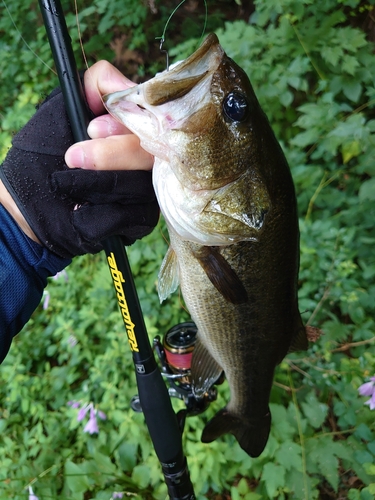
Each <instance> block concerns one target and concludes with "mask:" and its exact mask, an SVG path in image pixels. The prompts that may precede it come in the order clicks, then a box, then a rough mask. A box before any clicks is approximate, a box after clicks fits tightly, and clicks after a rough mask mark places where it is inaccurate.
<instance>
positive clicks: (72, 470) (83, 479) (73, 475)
mask: <svg viewBox="0 0 375 500" xmlns="http://www.w3.org/2000/svg"><path fill="white" fill-rule="evenodd" d="M64 469H65V470H64V472H65V474H64V476H65V481H66V484H67V485H68V487H69V488H70V489H71V490H72V492H73V493H80V492H85V491H87V489H88V487H89V481H88V478H87V476H86V474H85V472H84V471H83V469H82V467H81V466H79V465H77V464H75V463H74V462H71V461H70V460H67V461H66V462H65V468H64Z"/></svg>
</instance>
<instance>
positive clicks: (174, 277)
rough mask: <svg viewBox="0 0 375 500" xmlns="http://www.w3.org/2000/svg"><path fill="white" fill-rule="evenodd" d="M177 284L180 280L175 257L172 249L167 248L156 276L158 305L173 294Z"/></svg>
mask: <svg viewBox="0 0 375 500" xmlns="http://www.w3.org/2000/svg"><path fill="white" fill-rule="evenodd" d="M179 284H180V278H179V271H178V262H177V255H176V252H175V251H174V250H173V248H172V247H169V248H168V251H167V253H166V254H165V257H164V259H163V262H162V263H161V266H160V271H159V276H158V294H159V300H160V303H162V302H163V300H165V299H166V298H167V297H169V295H171V294H172V293H173V292H175V291H176V290H177V287H178V285H179Z"/></svg>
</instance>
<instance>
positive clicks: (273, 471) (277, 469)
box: [262, 462, 285, 498]
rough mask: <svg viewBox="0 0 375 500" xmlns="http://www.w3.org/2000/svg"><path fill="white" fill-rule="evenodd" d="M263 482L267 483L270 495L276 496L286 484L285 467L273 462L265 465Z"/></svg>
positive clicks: (271, 496)
mask: <svg viewBox="0 0 375 500" xmlns="http://www.w3.org/2000/svg"><path fill="white" fill-rule="evenodd" d="M262 482H264V483H265V486H266V489H267V493H268V496H269V497H270V498H274V497H275V496H276V495H277V494H278V491H279V488H282V487H283V486H284V484H285V468H284V467H282V466H281V465H275V464H273V463H272V462H269V463H267V464H266V465H265V466H264V467H263V472H262Z"/></svg>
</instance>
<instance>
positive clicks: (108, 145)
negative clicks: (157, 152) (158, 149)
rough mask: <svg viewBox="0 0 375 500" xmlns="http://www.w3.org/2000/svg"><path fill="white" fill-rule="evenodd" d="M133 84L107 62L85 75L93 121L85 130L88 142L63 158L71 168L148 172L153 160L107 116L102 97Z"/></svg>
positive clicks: (96, 66) (76, 145) (124, 130)
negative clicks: (89, 138)
mask: <svg viewBox="0 0 375 500" xmlns="http://www.w3.org/2000/svg"><path fill="white" fill-rule="evenodd" d="M134 85H135V84H134V83H133V82H132V81H130V80H129V79H128V78H126V77H125V76H124V75H123V74H122V73H120V71H118V70H117V69H116V68H115V67H114V66H112V65H111V64H110V63H109V62H107V61H99V62H97V63H96V64H94V65H93V66H92V67H91V68H89V69H88V70H87V71H86V72H85V75H84V88H85V95H86V99H87V102H88V105H89V107H90V109H91V110H92V112H93V113H94V115H96V117H97V118H94V119H93V120H92V121H91V122H90V124H89V127H88V130H87V131H88V134H89V136H90V137H91V139H93V140H91V141H83V142H79V143H76V144H74V145H73V146H72V147H70V148H69V149H68V151H67V152H66V154H65V161H66V164H67V165H68V166H69V167H71V168H85V169H95V170H135V169H136V170H151V168H152V165H153V162H154V159H153V157H152V156H151V155H150V154H149V153H147V152H146V151H145V150H144V149H142V148H141V147H140V144H139V139H138V137H137V136H136V135H134V134H133V133H131V132H130V130H129V129H127V128H126V127H125V126H124V125H123V124H122V123H120V122H119V121H118V120H116V119H115V118H113V117H112V116H111V115H109V114H108V112H107V110H106V109H105V107H104V105H103V101H102V96H103V95H104V94H109V93H111V92H116V91H118V90H125V89H127V88H129V87H133V86H134Z"/></svg>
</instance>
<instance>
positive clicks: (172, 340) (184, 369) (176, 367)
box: [163, 321, 197, 383]
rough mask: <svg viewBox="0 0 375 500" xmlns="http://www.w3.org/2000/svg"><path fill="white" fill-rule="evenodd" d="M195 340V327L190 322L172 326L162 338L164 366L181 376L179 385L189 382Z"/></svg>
mask: <svg viewBox="0 0 375 500" xmlns="http://www.w3.org/2000/svg"><path fill="white" fill-rule="evenodd" d="M196 338H197V327H196V326H195V323H193V322H191V321H189V322H186V323H180V324H179V325H176V326H174V327H173V328H171V329H170V330H168V332H167V333H166V334H165V336H164V339H163V348H164V353H165V361H166V364H167V365H168V366H169V368H170V369H171V371H172V372H173V373H175V374H180V375H181V379H180V382H181V383H189V382H190V378H189V374H190V367H191V359H192V357H193V350H194V346H195V342H196Z"/></svg>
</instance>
